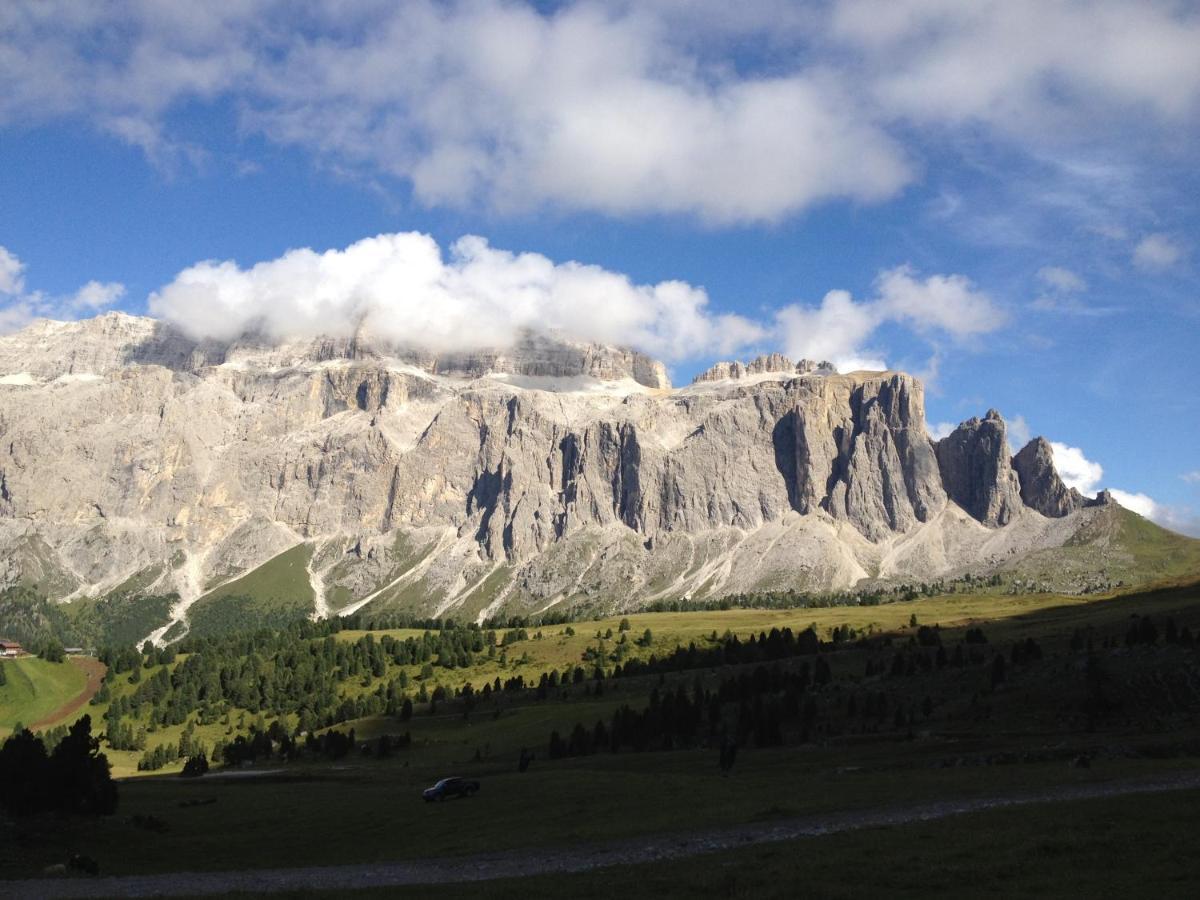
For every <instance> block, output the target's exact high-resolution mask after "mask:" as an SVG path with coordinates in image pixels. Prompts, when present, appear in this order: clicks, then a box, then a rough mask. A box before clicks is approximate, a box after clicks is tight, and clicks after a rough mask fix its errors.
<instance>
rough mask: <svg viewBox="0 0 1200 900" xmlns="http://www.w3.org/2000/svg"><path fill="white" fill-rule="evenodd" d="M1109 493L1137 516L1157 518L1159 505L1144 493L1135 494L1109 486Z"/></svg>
mask: <svg viewBox="0 0 1200 900" xmlns="http://www.w3.org/2000/svg"><path fill="white" fill-rule="evenodd" d="M1108 491H1109V493H1110V494H1112V495H1113V499H1115V500H1116V501H1117V502H1118V503H1120V504H1121V505H1122V506H1123V507H1125V508H1126V509H1128V510H1132V511H1133V512H1135V513H1137V514H1138V515H1139V516H1143V517H1145V518H1147V519H1158V518H1159V512H1160V509H1161V508H1160V507H1159V505H1158V504H1157V503H1155V502H1154V500H1153V499H1152V498H1150V497H1148V496H1147V495H1146V494H1136V493H1132V492H1130V491H1122V490H1120V489H1118V488H1109V489H1108Z"/></svg>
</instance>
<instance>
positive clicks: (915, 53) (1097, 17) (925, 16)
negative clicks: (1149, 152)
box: [832, 0, 1200, 139]
mask: <svg viewBox="0 0 1200 900" xmlns="http://www.w3.org/2000/svg"><path fill="white" fill-rule="evenodd" d="M832 31H833V34H834V35H835V36H837V37H838V38H840V39H841V40H842V41H844V42H845V43H846V44H847V45H848V46H850V47H853V48H855V49H856V50H857V51H858V52H859V53H860V54H861V57H860V59H861V64H862V66H863V68H864V69H865V70H866V71H867V72H869V73H871V75H872V78H871V81H870V84H871V87H872V89H873V91H874V93H875V95H876V96H877V97H878V99H879V102H880V103H881V104H882V105H884V106H885V108H887V109H889V110H890V111H892V112H893V113H894V114H896V113H903V114H905V115H907V116H909V117H911V118H913V119H915V120H918V121H929V122H936V123H961V124H976V125H977V124H980V123H983V124H987V125H990V126H992V127H994V128H998V129H1001V130H1004V131H1006V132H1008V133H1011V134H1015V135H1020V136H1022V137H1024V138H1026V139H1029V138H1030V137H1031V136H1032V135H1033V134H1034V133H1036V132H1037V130H1038V129H1041V128H1045V127H1046V126H1047V125H1048V124H1050V123H1058V124H1059V125H1060V126H1066V127H1069V128H1070V129H1071V130H1073V131H1078V130H1081V129H1084V128H1086V127H1087V125H1088V123H1087V121H1086V120H1087V118H1088V115H1089V114H1091V115H1093V116H1095V115H1097V114H1098V113H1100V112H1101V111H1104V110H1119V111H1123V112H1126V113H1128V110H1129V109H1130V108H1134V109H1138V110H1144V111H1146V112H1147V113H1150V114H1151V115H1154V116H1158V117H1162V118H1164V119H1166V120H1175V119H1180V118H1183V117H1186V116H1189V115H1191V114H1193V113H1194V112H1195V109H1196V105H1197V100H1198V98H1200V55H1198V54H1197V53H1196V52H1195V51H1196V47H1197V46H1200V18H1198V17H1197V16H1196V14H1195V10H1194V9H1192V8H1188V7H1186V6H1183V7H1181V6H1180V5H1178V4H1174V3H1170V2H1162V0H1158V2H1156V0H1146V2H1139V3H1136V4H1134V3H1128V2H1123V0H1091V2H1080V0H1065V2H1056V3H1045V2H1040V0H978V2H973V3H960V2H958V0H841V2H838V3H836V4H835V6H834V13H833V26H832Z"/></svg>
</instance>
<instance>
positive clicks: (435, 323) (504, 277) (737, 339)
mask: <svg viewBox="0 0 1200 900" xmlns="http://www.w3.org/2000/svg"><path fill="white" fill-rule="evenodd" d="M149 307H150V311H151V312H152V313H154V314H155V315H158V316H162V317H163V318H166V319H168V320H169V321H171V322H173V323H175V324H176V325H178V326H179V327H180V328H182V329H183V330H184V331H186V332H187V333H189V334H191V335H193V336H196V337H213V338H218V339H223V340H228V339H231V338H234V337H237V336H239V335H241V334H242V333H244V332H246V331H249V330H259V331H263V332H266V333H267V334H270V335H273V336H278V337H294V336H314V335H317V334H349V333H352V332H353V331H354V330H355V329H356V328H357V327H359V325H360V324H361V325H363V326H364V327H366V328H367V329H369V330H370V331H372V332H373V333H376V334H379V335H381V336H383V337H386V338H388V339H391V340H396V341H400V342H411V343H413V344H417V345H420V346H426V347H432V348H438V349H450V348H453V349H469V348H476V347H484V346H502V345H504V344H507V343H509V342H510V341H511V340H512V339H513V338H514V336H515V335H516V334H517V333H518V331H520V330H522V329H533V330H537V331H547V330H550V331H558V332H562V333H564V334H567V335H570V336H572V337H576V338H581V339H585V340H592V341H598V342H601V343H611V344H625V345H631V346H635V347H638V348H640V349H643V350H645V351H647V352H649V353H653V354H655V355H658V356H660V357H662V358H665V359H668V360H675V359H680V358H683V357H687V356H695V355H701V354H705V353H718V354H732V353H735V352H737V351H739V350H741V349H742V348H744V347H746V346H747V345H749V344H751V343H754V342H757V341H760V340H761V339H763V337H764V335H765V332H764V331H763V329H762V327H761V326H760V325H758V324H756V323H754V322H752V321H750V320H748V319H745V318H743V317H741V316H736V315H727V314H720V313H716V312H713V311H711V310H710V309H709V308H708V296H707V294H706V293H705V292H704V290H703V289H701V288H696V287H693V286H691V285H689V284H686V283H684V282H682V281H663V282H660V283H658V284H654V285H643V284H634V283H633V282H632V281H631V280H630V279H629V278H628V277H626V276H625V275H622V274H619V273H616V272H611V271H609V270H606V269H603V268H601V267H599V266H593V265H584V264H582V263H577V262H566V263H559V264H556V263H554V262H553V261H551V260H550V259H547V258H546V257H545V256H541V255H540V254H537V253H520V254H517V253H510V252H508V251H505V250H498V249H496V248H494V247H492V246H490V245H489V244H488V242H487V241H486V240H484V239H483V238H480V237H464V238H462V239H460V240H459V241H457V242H455V243H454V244H453V245H452V246H451V247H450V252H449V254H448V256H445V257H444V256H443V254H442V251H441V248H440V247H439V246H438V244H437V242H436V241H434V240H433V238H431V237H429V236H428V235H424V234H417V233H403V234H383V235H379V236H377V237H373V238H367V239H365V240H361V241H358V242H356V243H354V244H351V245H350V246H349V247H347V248H345V249H344V250H328V251H326V252H324V253H318V252H316V251H313V250H310V249H299V250H291V251H289V252H287V253H285V254H284V255H283V256H281V257H279V258H278V259H275V260H271V261H268V262H262V263H259V264H257V265H255V266H252V267H250V268H248V269H242V268H240V267H239V266H238V265H237V264H236V263H233V262H217V261H209V262H202V263H199V264H197V265H194V266H192V267H190V268H188V269H185V270H184V271H182V272H180V273H179V275H178V276H177V277H176V278H175V280H174V281H172V282H171V283H170V284H168V285H166V286H165V287H163V288H161V289H160V290H159V291H157V292H155V293H154V294H152V295H151V297H150V300H149Z"/></svg>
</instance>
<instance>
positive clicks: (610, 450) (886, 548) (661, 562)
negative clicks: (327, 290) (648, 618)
mask: <svg viewBox="0 0 1200 900" xmlns="http://www.w3.org/2000/svg"><path fill="white" fill-rule="evenodd" d="M714 371H715V373H716V375H714V377H711V378H705V377H702V378H700V379H698V380H697V383H696V384H694V385H692V386H690V387H687V388H683V389H679V390H671V389H670V388H669V381H668V380H667V376H666V372H665V370H664V369H663V367H662V366H661V365H660V364H658V363H656V362H655V361H653V360H651V359H649V358H647V357H645V356H643V355H641V354H638V353H636V352H633V351H628V350H621V349H617V348H609V347H602V346H598V345H588V344H579V343H574V342H570V341H565V340H561V339H555V338H546V337H539V336H535V335H527V336H525V337H523V338H522V339H521V340H520V341H518V342H517V344H516V345H515V346H513V347H508V348H502V349H498V350H489V351H480V352H475V353H459V354H446V353H441V354H437V353H430V352H427V351H419V350H414V349H412V348H406V347H399V346H388V345H384V344H380V343H378V342H373V341H372V340H371V339H370V337H369V336H367V335H362V334H358V335H354V336H350V337H341V338H331V339H325V338H320V339H309V340H302V341H293V342H287V343H279V342H272V341H268V340H263V339H259V338H254V337H253V336H248V337H245V338H243V339H241V340H238V341H235V342H231V343H228V344H224V345H217V344H212V343H197V342H193V341H189V340H187V339H186V338H184V337H183V336H181V335H179V334H177V333H175V332H173V331H172V330H171V329H169V328H167V327H166V326H164V325H163V324H162V323H160V322H155V321H153V320H149V319H139V318H135V317H130V316H124V315H118V314H113V315H108V316H101V317H98V318H96V319H92V320H89V321H85V322H76V323H46V322H43V323H37V324H35V325H33V326H31V327H30V328H29V329H27V330H26V331H24V332H21V333H19V334H16V335H10V336H8V337H4V338H0V551H3V553H4V555H5V559H6V563H5V565H4V566H3V567H0V579H3V580H4V582H5V583H11V582H14V581H18V580H24V581H27V582H30V583H35V584H37V585H38V586H39V587H42V588H43V589H44V590H46V591H47V592H48V593H50V594H52V595H53V596H56V597H63V596H77V595H80V594H83V593H91V594H96V593H103V592H105V591H108V590H112V589H113V588H115V587H117V586H118V585H121V584H123V583H126V582H127V580H128V579H130V578H131V577H132V576H134V575H138V577H139V578H143V577H146V578H149V577H150V576H148V575H146V573H147V572H149V573H151V574H152V575H153V576H154V578H157V581H154V582H153V586H154V589H156V590H163V591H165V590H175V591H178V592H179V593H180V595H181V597H182V598H183V599H182V601H181V607H180V610H179V615H180V616H183V615H184V614H185V612H186V605H187V602H190V600H194V599H195V598H196V597H197V596H199V595H200V594H202V593H203V592H204V591H205V590H207V589H209V588H211V587H212V586H214V585H216V584H219V583H221V582H222V581H224V580H228V579H229V578H231V577H234V576H235V575H237V574H238V573H240V572H244V571H246V570H248V569H251V568H253V567H255V566H257V565H260V564H262V563H263V562H264V561H266V560H267V559H269V558H270V557H272V556H274V555H276V554H278V553H281V552H282V551H284V550H286V549H288V548H289V547H293V546H295V545H297V544H300V543H304V544H305V545H306V546H307V547H309V548H310V550H311V556H310V564H309V575H310V578H311V583H312V589H313V594H314V597H315V598H316V599H315V603H316V609H315V611H316V612H318V613H325V612H330V611H337V610H339V609H352V608H357V607H358V606H360V605H361V604H363V603H403V604H408V605H411V606H413V607H414V608H415V609H419V610H421V611H423V612H427V613H442V612H446V611H448V610H454V609H461V610H463V611H465V613H464V614H468V615H480V616H482V615H483V614H484V613H485V612H489V611H491V612H494V611H496V610H497V609H501V608H510V609H516V610H522V611H528V610H536V609H541V608H545V607H546V606H549V605H552V604H554V603H557V602H563V601H570V602H572V603H592V604H599V605H603V604H608V605H609V606H612V605H614V604H616V605H629V604H632V603H636V602H638V601H639V600H643V599H647V598H652V597H656V596H681V595H684V594H700V595H720V594H721V593H723V592H732V591H740V590H753V589H762V588H778V587H799V588H813V589H817V588H821V589H823V588H830V587H846V586H849V585H851V584H853V583H855V582H856V581H858V580H860V579H862V578H866V577H873V576H876V575H879V576H881V577H882V576H883V575H885V574H887V575H888V577H891V576H894V577H908V576H910V575H916V576H924V577H932V576H933V575H936V574H938V573H940V572H945V571H953V570H954V569H955V568H956V567H960V566H962V565H965V564H967V563H968V562H970V560H969V559H967V556H968V555H969V554H970V553H974V552H977V551H978V548H979V547H981V546H983V545H984V544H988V542H992V543H994V542H995V541H1000V542H1001V543H1002V544H1004V546H1005V547H1010V546H1025V544H1026V543H1030V542H1036V541H1042V542H1044V541H1046V540H1051V539H1053V540H1060V539H1061V540H1065V539H1066V537H1067V536H1069V535H1068V534H1067V533H1066V532H1062V533H1061V534H1060V533H1059V532H1058V531H1054V532H1053V533H1051V532H1050V531H1046V527H1048V526H1043V525H1040V524H1037V522H1036V521H1035V520H1038V519H1041V517H1040V516H1037V514H1036V513H1034V512H1032V510H1030V509H1028V508H1027V507H1028V506H1032V507H1033V508H1034V509H1037V510H1038V512H1040V513H1042V514H1043V515H1057V514H1059V511H1060V510H1061V509H1062V508H1063V507H1062V504H1061V503H1059V502H1057V501H1055V500H1054V497H1057V496H1058V494H1057V493H1056V490H1057V489H1056V488H1055V486H1054V479H1056V478H1057V476H1056V475H1054V476H1053V478H1051V477H1050V475H1051V474H1053V463H1052V460H1049V459H1045V458H1042V457H1041V456H1039V455H1038V454H1037V453H1036V452H1035V453H1033V454H1032V455H1031V457H1030V458H1029V459H1028V460H1027V459H1026V457H1025V455H1019V456H1020V458H1021V461H1020V462H1019V463H1018V468H1019V469H1020V471H1021V472H1022V473H1030V474H1029V487H1028V490H1025V491H1024V492H1023V488H1024V484H1023V482H1022V481H1019V480H1018V476H1017V472H1016V471H1014V470H1013V467H1012V465H1011V463H1010V461H1009V457H1008V451H1007V444H1006V436H1005V429H1004V423H1003V420H1002V419H1000V417H999V416H998V415H997V414H995V413H994V412H991V413H989V414H988V416H987V417H986V418H985V419H983V420H978V419H972V420H970V421H968V422H965V423H963V425H962V426H960V427H959V429H958V430H957V431H955V432H954V434H952V435H950V436H949V437H948V438H946V439H944V440H942V441H940V442H938V443H936V444H935V443H934V442H932V441H931V440H930V438H929V436H928V434H927V432H926V427H925V414H924V399H923V390H922V387H921V384H920V382H918V381H917V380H916V379H914V378H912V377H911V376H908V375H904V374H901V373H896V372H881V373H862V372H859V373H854V374H853V375H839V374H837V373H836V372H835V371H834V370H833V369H832V367H831V366H828V365H827V364H821V365H819V366H818V365H813V364H812V363H808V362H806V361H801V363H799V364H793V363H792V362H791V361H789V360H787V359H786V358H784V357H780V356H777V355H775V356H770V357H762V358H760V359H759V360H755V361H754V362H752V363H750V364H748V365H744V366H743V365H741V364H728V365H727V367H726V368H717V369H716V370H714ZM718 376H719V377H718ZM1023 454H1024V451H1023ZM1047 466H1049V469H1047V468H1046V467H1047ZM1022 478H1023V479H1024V478H1025V475H1024V474H1023V475H1022ZM960 508H961V510H960ZM964 511H965V514H964ZM1021 523H1024V524H1021ZM1017 525H1020V528H1018V529H1017V530H1015V531H1014V530H1013V529H1014V528H1017ZM1003 526H1009V527H1008V528H1004V527H1003ZM946 529H952V530H953V531H954V536H953V538H951V536H950V535H949V533H948V532H945V530H946ZM935 532H936V534H937V535H938V537H932V535H934V534H935ZM992 532H996V534H995V535H994V536H993V535H992ZM1047 535H1051V537H1047ZM1022 542H1025V543H1022ZM934 544H936V545H937V546H940V547H944V548H946V547H948V548H952V549H951V550H941V551H938V554H937V555H936V558H935V557H931V556H930V551H929V549H928V548H929V546H932V545H934ZM910 546H911V547H912V548H914V549H913V550H911V551H908V550H903V548H904V547H910ZM1030 546H1032V543H1030ZM919 548H924V549H919ZM918 549H919V552H918ZM902 550H903V552H902ZM997 552H999V551H997ZM1006 552H1007V551H1006ZM955 554H957V555H955ZM906 560H908V561H907V562H906ZM930 560H934V561H932V562H931V561H930ZM154 573H157V574H154ZM327 597H328V598H332V599H328V600H327V599H326V598H327Z"/></svg>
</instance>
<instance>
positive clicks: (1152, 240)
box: [1133, 234, 1183, 271]
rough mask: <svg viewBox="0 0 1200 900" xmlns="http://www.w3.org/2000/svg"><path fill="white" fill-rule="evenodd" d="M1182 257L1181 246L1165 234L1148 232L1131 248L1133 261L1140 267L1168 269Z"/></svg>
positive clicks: (1155, 269)
mask: <svg viewBox="0 0 1200 900" xmlns="http://www.w3.org/2000/svg"><path fill="white" fill-rule="evenodd" d="M1182 258H1183V247H1181V246H1180V245H1179V243H1178V242H1177V241H1175V240H1174V239H1173V238H1171V237H1169V236H1168V235H1165V234H1148V235H1146V236H1145V237H1144V238H1142V239H1141V240H1140V241H1139V242H1138V245H1137V246H1136V247H1134V249H1133V262H1134V265H1136V266H1137V267H1138V268H1140V269H1147V270H1150V271H1161V270H1163V269H1169V268H1171V266H1173V265H1175V263H1177V262H1179V260H1181V259H1182Z"/></svg>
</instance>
